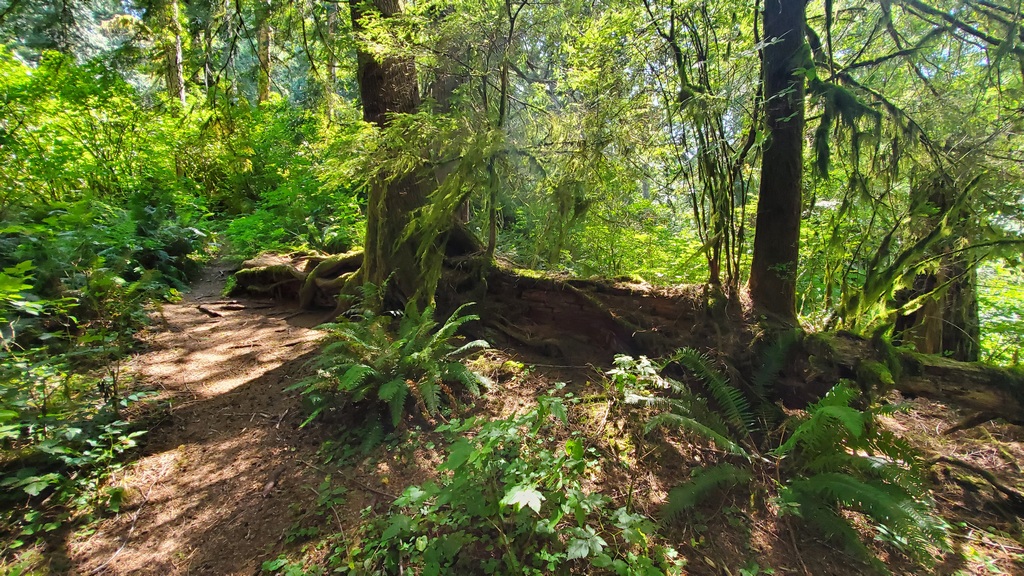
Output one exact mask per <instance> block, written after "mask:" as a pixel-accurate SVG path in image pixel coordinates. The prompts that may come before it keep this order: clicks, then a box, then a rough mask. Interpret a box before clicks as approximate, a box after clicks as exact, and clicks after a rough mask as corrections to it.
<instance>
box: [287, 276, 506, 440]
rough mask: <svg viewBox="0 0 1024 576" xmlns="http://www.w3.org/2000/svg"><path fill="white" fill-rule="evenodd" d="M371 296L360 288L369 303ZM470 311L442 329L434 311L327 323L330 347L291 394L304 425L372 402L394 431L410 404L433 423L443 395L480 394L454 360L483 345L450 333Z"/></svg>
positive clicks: (477, 383) (479, 379)
mask: <svg viewBox="0 0 1024 576" xmlns="http://www.w3.org/2000/svg"><path fill="white" fill-rule="evenodd" d="M374 292H375V291H374V290H373V289H371V288H366V289H364V295H366V296H369V297H372V296H373V294H374ZM469 305H470V304H465V305H463V306H460V307H459V308H458V309H457V310H455V312H453V313H452V315H451V316H450V317H449V318H448V319H447V320H446V321H445V322H444V323H443V324H441V325H440V327H438V323H437V322H436V321H435V320H434V318H433V316H434V308H433V307H427V308H426V309H425V310H423V311H422V312H421V311H419V310H417V309H416V308H415V307H414V306H412V305H410V306H409V307H407V308H406V310H405V312H404V313H403V314H400V315H399V318H398V320H397V322H396V321H395V318H394V317H393V316H391V315H377V314H374V313H373V312H371V311H369V310H362V311H359V313H358V314H357V317H359V318H360V320H358V321H348V322H341V323H336V324H328V325H326V326H325V328H326V330H327V331H328V344H326V345H325V346H324V348H323V349H322V351H321V353H320V355H319V357H318V358H317V360H316V365H317V368H318V369H317V373H316V375H315V376H313V377H311V378H308V379H306V380H303V381H302V382H299V383H298V384H296V385H295V386H292V387H291V388H290V389H300V390H302V394H303V396H304V397H305V398H306V400H307V403H308V404H309V405H310V415H309V417H308V418H307V419H306V421H305V422H304V423H303V425H306V424H308V423H309V422H311V421H312V420H313V419H315V418H316V417H317V416H319V415H320V414H322V413H323V411H324V410H328V409H331V408H339V407H342V406H345V405H347V404H350V403H351V404H362V403H370V404H376V405H378V407H379V408H380V410H387V412H389V414H390V417H391V418H390V419H391V423H392V425H397V424H398V423H399V422H400V421H401V419H402V417H403V416H404V414H405V412H406V408H407V407H408V405H409V403H410V401H411V400H412V401H415V403H416V404H418V405H419V409H420V410H421V411H422V412H423V413H424V416H425V417H427V418H431V417H434V416H436V415H437V414H438V413H439V411H440V409H441V407H442V404H443V398H442V392H444V397H445V398H452V388H451V386H455V387H456V388H457V389H459V390H465V391H466V392H468V393H470V394H472V395H474V396H479V395H480V392H481V389H482V388H484V387H486V386H488V385H489V382H488V381H487V379H486V378H484V377H483V376H480V375H478V374H475V373H473V372H472V371H471V370H469V369H468V368H466V366H465V365H463V364H462V362H461V361H460V360H461V359H462V358H463V357H465V356H466V355H468V354H471V353H473V352H475V351H477V350H481V349H484V348H487V347H488V344H487V342H485V341H483V340H474V341H472V342H468V343H458V341H457V337H456V335H455V334H456V332H457V331H458V329H459V328H460V327H461V326H462V325H464V324H465V323H466V322H469V321H471V320H476V319H478V317H477V316H475V315H472V314H464V311H465V310H466V308H467V307H468V306H469ZM396 324H397V326H396Z"/></svg>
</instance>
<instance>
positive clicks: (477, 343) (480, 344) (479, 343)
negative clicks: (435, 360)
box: [444, 340, 491, 360]
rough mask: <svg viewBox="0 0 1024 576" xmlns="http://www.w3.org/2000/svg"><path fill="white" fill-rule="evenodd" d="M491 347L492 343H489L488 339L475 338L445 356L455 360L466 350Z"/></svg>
mask: <svg viewBox="0 0 1024 576" xmlns="http://www.w3.org/2000/svg"><path fill="white" fill-rule="evenodd" d="M490 347H491V345H490V344H488V343H487V341H486V340H473V341H472V342H467V343H465V344H463V345H462V346H459V347H458V348H456V349H455V350H452V351H451V352H449V353H447V354H445V355H444V357H445V359H449V360H454V359H455V358H458V357H459V356H461V355H463V354H465V353H466V352H472V351H473V350H485V349H487V348H490Z"/></svg>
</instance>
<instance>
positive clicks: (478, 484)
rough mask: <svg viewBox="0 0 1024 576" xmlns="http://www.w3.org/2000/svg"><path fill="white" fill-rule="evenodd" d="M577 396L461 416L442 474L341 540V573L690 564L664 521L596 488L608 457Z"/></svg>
mask: <svg viewBox="0 0 1024 576" xmlns="http://www.w3.org/2000/svg"><path fill="white" fill-rule="evenodd" d="M567 424H568V421H567V418H566V406H565V404H564V402H563V400H562V399H560V398H555V397H548V396H544V397H541V398H539V399H538V404H537V406H536V407H535V408H533V409H531V410H529V411H527V412H526V413H524V414H521V415H516V416H512V417H509V418H506V419H500V420H493V421H484V420H480V419H475V418H473V419H468V420H464V421H463V420H452V421H451V422H450V423H448V424H444V425H442V426H439V427H438V429H437V430H438V432H440V433H441V434H443V435H444V437H445V438H446V440H447V441H448V442H449V443H450V447H449V450H448V457H447V460H446V461H445V463H444V464H443V465H442V466H441V469H440V471H441V477H440V478H439V480H438V482H436V483H435V482H430V483H426V484H423V485H420V486H411V487H409V488H408V489H406V490H405V491H404V492H403V493H402V495H401V496H400V497H399V498H398V499H397V500H395V502H394V505H393V506H394V508H393V510H392V512H391V513H390V514H388V515H386V516H382V517H380V518H378V519H377V520H376V521H373V522H370V523H369V524H367V525H365V526H364V528H363V531H362V533H361V534H360V535H359V538H358V544H357V545H355V546H353V547H351V548H347V549H345V548H342V549H339V550H336V551H335V556H334V557H333V559H332V562H333V563H334V564H335V566H334V567H335V568H337V569H338V570H339V571H341V572H352V573H358V574H399V573H401V572H402V570H403V568H404V569H405V570H412V571H414V572H416V573H419V574H423V575H425V576H428V575H438V574H469V573H484V574H552V573H558V574H567V573H582V574H621V575H626V574H651V575H656V574H680V573H682V566H683V564H684V561H683V560H682V559H681V558H679V556H678V554H677V553H676V551H675V550H673V549H672V548H667V547H663V546H661V545H659V544H658V543H657V542H658V538H657V534H656V531H657V527H656V526H655V524H654V523H653V522H651V521H650V520H649V519H648V518H646V517H645V516H643V515H640V514H636V513H634V512H631V511H630V510H629V509H628V508H625V507H621V506H615V505H613V504H612V501H611V499H610V498H608V497H607V496H604V495H602V494H600V493H597V492H593V491H589V490H587V489H586V488H584V479H585V478H586V476H587V473H588V470H590V469H591V468H592V467H593V466H594V465H595V462H596V452H595V451H594V449H593V448H587V447H586V445H585V439H584V438H583V437H581V436H580V434H579V433H578V432H575V433H571V434H569V435H568V437H567V438H565V440H564V441H558V440H555V438H556V437H566V434H565V432H566V428H565V427H566V425H567Z"/></svg>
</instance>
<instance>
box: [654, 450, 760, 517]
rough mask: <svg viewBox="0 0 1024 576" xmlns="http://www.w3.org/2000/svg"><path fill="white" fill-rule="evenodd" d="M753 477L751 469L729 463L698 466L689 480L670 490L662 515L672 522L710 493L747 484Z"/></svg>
mask: <svg viewBox="0 0 1024 576" xmlns="http://www.w3.org/2000/svg"><path fill="white" fill-rule="evenodd" d="M752 479H753V475H752V474H751V473H750V470H747V469H744V468H740V467H738V466H734V465H732V464H729V463H721V464H716V465H714V466H708V467H705V468H697V469H696V470H694V471H693V473H692V475H691V477H690V481H689V482H687V483H685V484H682V485H679V486H677V487H675V488H673V489H672V490H670V491H669V493H668V502H667V503H666V504H665V507H664V508H662V510H661V514H662V517H663V518H664V519H665V520H667V521H670V522H671V521H675V520H678V519H679V517H680V516H681V515H682V513H683V512H685V511H687V510H690V509H691V508H693V507H694V506H696V505H697V504H698V503H700V501H701V500H703V499H704V498H705V497H706V496H707V495H708V494H710V493H712V492H714V491H716V490H722V489H728V488H732V487H734V486H738V485H740V484H746V483H748V482H750V481H751V480H752Z"/></svg>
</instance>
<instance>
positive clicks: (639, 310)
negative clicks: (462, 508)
mask: <svg viewBox="0 0 1024 576" xmlns="http://www.w3.org/2000/svg"><path fill="white" fill-rule="evenodd" d="M460 238H461V236H460ZM467 242H468V241H466V240H465V239H462V240H459V242H457V243H456V244H457V245H458V246H459V249H458V250H454V252H455V253H454V254H452V253H449V256H448V259H447V262H446V266H445V269H444V273H443V275H442V277H441V281H440V282H439V284H438V292H437V301H438V307H439V309H440V312H441V313H446V312H451V311H452V310H454V309H455V307H457V306H458V305H460V304H462V303H464V302H469V301H474V302H477V306H476V308H475V309H474V312H476V313H477V314H479V315H480V317H481V320H482V321H481V322H480V323H477V324H476V326H471V327H470V329H471V330H474V331H476V332H478V333H479V336H482V337H484V338H486V339H487V340H489V341H491V342H493V343H498V344H500V343H501V342H515V343H517V344H521V345H525V346H528V347H530V348H533V349H536V350H537V351H538V352H541V353H543V354H546V355H549V356H553V357H559V358H561V359H563V360H565V361H567V362H568V363H571V364H595V365H608V364H609V363H610V361H611V359H612V357H613V356H614V355H615V354H619V353H625V354H632V355H647V356H651V357H658V356H664V355H667V354H670V353H672V352H674V351H675V350H677V349H679V348H681V347H693V348H697V349H701V350H709V349H713V350H715V351H716V352H717V353H719V354H722V355H724V356H727V357H730V358H732V359H734V360H735V361H736V362H737V364H738V368H739V371H740V373H741V374H742V375H744V376H745V377H746V378H747V379H749V378H750V377H751V376H752V375H753V374H755V373H757V372H758V371H759V370H761V369H762V368H763V366H764V365H766V364H769V360H768V358H766V357H765V356H764V355H762V356H761V357H758V354H757V353H755V352H754V350H755V349H764V348H765V347H764V346H763V344H764V340H766V338H765V336H764V334H770V333H771V330H766V329H764V328H762V327H760V326H758V325H757V324H755V323H754V322H752V321H751V318H750V315H749V314H746V313H745V312H744V310H743V309H742V307H741V306H739V305H738V304H736V303H735V302H733V303H727V302H725V301H724V299H721V298H717V297H716V296H715V295H714V294H711V293H708V292H707V291H706V290H705V289H704V288H703V287H699V286H689V287H680V288H655V287H652V286H649V285H646V284H642V283H635V282H614V281H609V280H581V279H570V278H563V277H558V276H538V275H534V274H527V273H521V272H519V271H517V270H515V269H513V268H511V267H508V266H501V265H495V264H493V263H490V262H487V261H485V260H483V259H482V258H480V257H479V256H478V255H477V254H476V252H474V251H472V250H471V248H472V243H471V242H468V243H467ZM460 243H461V244H460ZM463 244H465V245H463ZM450 246H451V245H450ZM467 250H469V251H468V252H467ZM360 262H361V254H360V253H358V252H352V253H348V254H342V255H338V256H331V257H318V256H299V257H291V258H289V257H265V258H263V259H261V260H260V261H255V262H252V263H247V264H251V265H252V267H251V268H248V269H244V270H241V271H239V273H238V274H236V279H237V284H238V288H237V289H236V290H239V291H241V290H245V291H250V292H256V293H264V294H265V293H268V292H270V293H274V295H275V296H278V297H291V298H295V299H298V301H299V303H300V305H301V306H302V307H304V308H314V307H322V308H333V309H334V312H333V313H332V314H329V315H327V316H326V317H325V319H330V318H333V317H335V316H337V315H338V314H339V313H340V312H343V311H344V308H343V306H344V305H345V303H346V302H347V301H348V300H347V299H345V298H339V294H345V293H348V292H350V291H352V290H353V289H354V288H355V283H356V282H357V281H358V276H357V274H358V273H357V270H358V267H359V263H360ZM713 302H718V303H721V304H720V305H715V304H712V303H713ZM775 360H779V359H775ZM778 363H779V368H778V370H776V373H775V374H772V375H771V376H772V378H771V379H774V380H775V381H776V390H775V392H776V393H777V395H778V396H779V397H780V398H781V399H782V400H783V401H784V402H785V403H786V404H787V405H790V406H802V405H806V403H808V402H810V401H814V400H816V399H818V398H820V397H821V396H822V395H823V394H824V393H825V392H826V391H828V390H829V389H830V388H831V387H832V386H834V385H835V384H836V382H838V381H839V380H841V379H850V380H856V381H858V382H859V383H860V384H861V385H862V386H863V387H865V389H866V390H869V391H871V392H875V391H876V389H881V391H884V390H885V389H886V388H887V387H895V388H897V389H899V390H900V391H902V392H903V393H904V394H911V395H920V396H926V397H929V398H933V399H937V400H940V401H943V402H946V403H948V404H951V405H954V406H958V407H961V408H965V409H968V410H974V411H976V412H981V413H985V417H984V418H985V419H989V418H990V417H1000V418H1004V419H1006V420H1007V421H1010V422H1013V423H1018V424H1021V423H1024V372H1022V371H1019V370H1007V369H1000V368H995V367H991V366H985V365H982V364H976V363H964V362H956V361H953V360H948V359H945V358H940V357H936V356H928V355H922V354H915V353H911V352H905V351H893V350H889V351H888V353H883V351H882V350H879V349H878V348H877V347H876V346H875V345H874V344H872V342H871V341H869V340H867V339H864V338H861V337H859V336H856V335H853V334H849V333H843V332H838V333H827V334H810V335H806V336H804V337H802V338H799V339H797V344H796V345H795V346H794V347H792V349H791V350H788V351H785V358H783V359H781V361H779V362H778ZM773 370H774V367H773Z"/></svg>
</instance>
